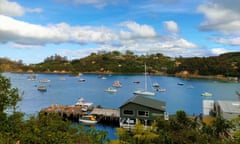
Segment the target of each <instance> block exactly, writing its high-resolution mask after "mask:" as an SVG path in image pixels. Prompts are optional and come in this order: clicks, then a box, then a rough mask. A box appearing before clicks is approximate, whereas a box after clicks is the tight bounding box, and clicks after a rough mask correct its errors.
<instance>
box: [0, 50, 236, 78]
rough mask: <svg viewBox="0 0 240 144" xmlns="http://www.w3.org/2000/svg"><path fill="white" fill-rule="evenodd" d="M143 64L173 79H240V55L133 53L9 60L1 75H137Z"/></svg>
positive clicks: (1, 60) (1, 61)
mask: <svg viewBox="0 0 240 144" xmlns="http://www.w3.org/2000/svg"><path fill="white" fill-rule="evenodd" d="M144 63H146V64H147V71H148V72H149V73H151V74H159V75H174V76H182V77H210V78H211V76H215V78H216V76H217V77H219V78H226V77H232V78H239V77H240V52H232V53H225V54H221V55H219V56H210V57H187V58H186V57H181V56H179V57H175V58H172V57H168V56H164V55H163V54H161V53H157V54H149V55H135V54H134V53H133V52H131V51H126V52H125V53H121V52H119V51H112V52H105V51H101V52H98V53H91V54H90V55H89V56H87V57H84V58H81V59H74V60H68V59H67V57H63V56H60V55H57V54H55V55H54V56H49V57H46V58H45V59H44V61H43V62H41V63H38V64H29V65H26V64H24V63H23V62H22V60H19V61H12V60H10V59H8V58H0V71H2V72H23V73H25V72H28V73H70V74H78V73H107V74H137V73H143V71H144Z"/></svg>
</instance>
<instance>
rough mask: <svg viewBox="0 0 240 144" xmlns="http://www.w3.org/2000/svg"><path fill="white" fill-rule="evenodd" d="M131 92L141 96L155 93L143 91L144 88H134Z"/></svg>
mask: <svg viewBox="0 0 240 144" xmlns="http://www.w3.org/2000/svg"><path fill="white" fill-rule="evenodd" d="M133 94H135V95H141V96H154V95H155V93H154V92H150V91H145V90H136V91H134V92H133Z"/></svg>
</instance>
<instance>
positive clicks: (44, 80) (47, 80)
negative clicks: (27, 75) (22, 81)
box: [39, 79, 51, 83]
mask: <svg viewBox="0 0 240 144" xmlns="http://www.w3.org/2000/svg"><path fill="white" fill-rule="evenodd" d="M39 82H40V83H49V82H51V80H49V79H41V80H39Z"/></svg>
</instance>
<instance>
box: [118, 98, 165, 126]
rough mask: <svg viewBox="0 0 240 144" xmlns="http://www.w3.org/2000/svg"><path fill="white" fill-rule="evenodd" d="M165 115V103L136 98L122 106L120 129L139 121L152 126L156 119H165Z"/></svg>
mask: <svg viewBox="0 0 240 144" xmlns="http://www.w3.org/2000/svg"><path fill="white" fill-rule="evenodd" d="M165 113H166V103H165V102H162V101H159V100H155V99H152V98H147V97H144V96H134V97H132V98H130V99H128V100H127V101H126V102H125V103H124V104H123V105H121V106H120V127H124V126H126V125H127V126H128V127H129V125H135V123H136V121H137V120H140V122H142V123H143V124H144V125H150V124H151V123H152V122H153V121H154V120H156V118H158V117H164V116H165Z"/></svg>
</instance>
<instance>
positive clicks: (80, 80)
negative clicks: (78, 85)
mask: <svg viewBox="0 0 240 144" xmlns="http://www.w3.org/2000/svg"><path fill="white" fill-rule="evenodd" d="M78 81H79V82H85V81H86V80H85V79H83V78H80V79H79V80H78Z"/></svg>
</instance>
